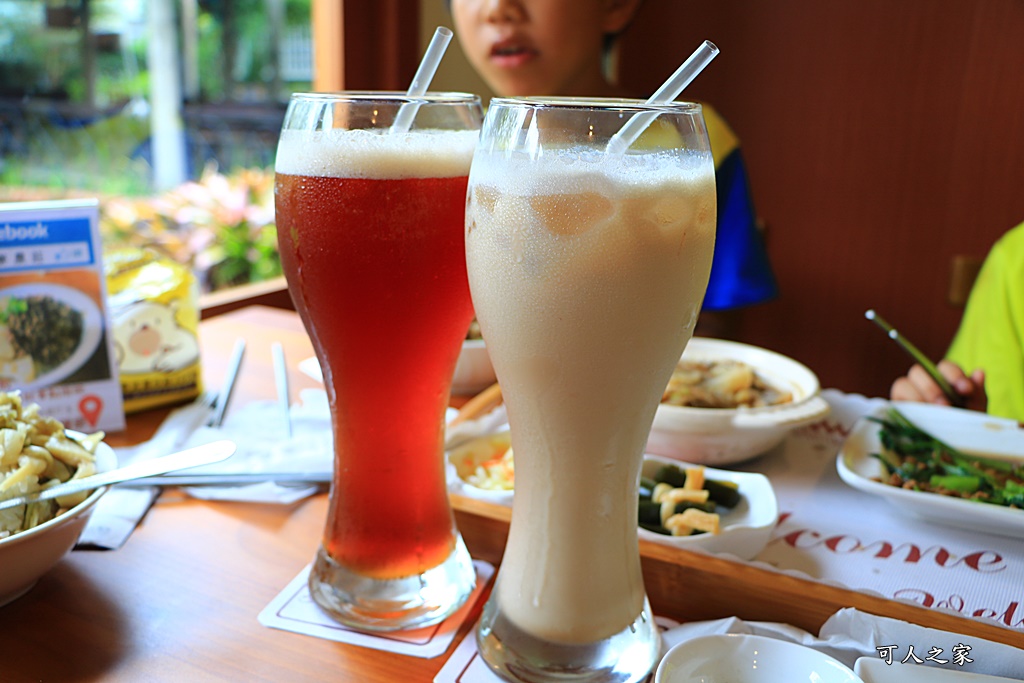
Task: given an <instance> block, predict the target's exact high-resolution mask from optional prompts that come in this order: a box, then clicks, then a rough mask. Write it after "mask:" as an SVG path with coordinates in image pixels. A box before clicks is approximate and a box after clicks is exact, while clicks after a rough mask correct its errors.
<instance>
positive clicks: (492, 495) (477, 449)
mask: <svg viewBox="0 0 1024 683" xmlns="http://www.w3.org/2000/svg"><path fill="white" fill-rule="evenodd" d="M511 447H512V436H511V434H510V433H509V431H508V429H507V428H506V429H502V430H500V431H498V432H495V433H494V434H487V435H485V436H480V437H477V438H475V439H472V440H470V441H467V442H466V443H464V444H462V445H461V446H456V447H455V448H453V449H452V450H451V451H449V452H448V468H449V476H448V489H449V490H450V491H452V492H454V493H458V494H461V495H464V496H469V497H470V498H477V499H480V500H486V501H488V502H491V503H498V504H499V505H512V499H513V496H514V492H513V490H511V489H507V490H506V489H486V488H482V487H480V486H476V485H474V484H471V483H470V482H469V477H470V475H472V474H473V473H474V472H475V471H476V468H477V466H478V465H480V464H481V463H483V462H486V461H487V460H490V459H491V458H493V457H494V456H495V455H497V454H498V453H505V452H506V451H508V449H509V448H511Z"/></svg>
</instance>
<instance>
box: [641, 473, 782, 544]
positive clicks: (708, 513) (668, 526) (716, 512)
mask: <svg viewBox="0 0 1024 683" xmlns="http://www.w3.org/2000/svg"><path fill="white" fill-rule="evenodd" d="M640 474H641V480H640V506H639V510H638V518H639V522H640V531H639V533H640V538H641V539H642V540H645V541H651V542H654V543H659V544H661V545H667V546H671V547H675V548H684V549H687V550H695V549H700V550H703V551H706V552H709V553H724V554H728V555H733V556H735V557H738V558H740V559H742V560H752V559H754V557H756V556H757V554H758V553H760V552H761V551H762V550H764V548H765V546H766V545H768V541H769V540H771V535H772V530H773V529H774V528H775V524H776V522H778V519H779V503H778V499H777V498H776V496H775V490H774V489H773V488H772V485H771V482H770V481H769V480H768V477H766V476H764V475H763V474H758V473H756V472H734V471H732V470H718V469H713V468H711V467H705V466H704V465H693V464H689V463H684V462H680V461H678V460H674V459H672V458H663V457H659V456H656V455H645V456H644V463H643V468H642V469H641V471H640ZM694 480H699V481H696V482H695V481H694ZM676 489H683V490H681V491H679V490H676ZM675 494H681V495H678V496H677V495H675Z"/></svg>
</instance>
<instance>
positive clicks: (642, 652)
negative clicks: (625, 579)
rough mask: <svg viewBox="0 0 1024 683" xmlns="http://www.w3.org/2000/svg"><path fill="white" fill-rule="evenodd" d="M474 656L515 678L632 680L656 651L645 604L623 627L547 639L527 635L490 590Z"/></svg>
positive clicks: (640, 677)
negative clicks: (572, 638)
mask: <svg viewBox="0 0 1024 683" xmlns="http://www.w3.org/2000/svg"><path fill="white" fill-rule="evenodd" d="M476 640H477V648H478V649H479V651H480V656H481V657H483V659H484V661H485V662H486V663H487V665H488V666H489V667H490V668H491V670H492V671H494V673H496V674H497V675H498V676H500V677H501V678H502V679H504V680H506V681H514V682H516V683H556V682H559V683H562V682H565V683H567V682H569V681H572V682H573V683H633V682H634V681H645V680H646V679H647V676H648V675H649V674H650V673H651V671H653V670H654V667H655V666H656V665H657V663H658V658H659V656H660V655H661V633H660V631H659V630H658V627H657V625H656V624H655V623H654V617H653V615H652V614H651V606H650V605H649V604H648V602H647V599H646V598H645V599H644V607H643V610H642V611H641V612H640V614H638V615H637V616H636V618H635V619H634V620H633V623H631V624H630V625H629V626H628V627H626V628H625V629H623V630H622V631H620V632H618V633H616V634H614V635H612V636H610V637H608V638H605V639H604V640H600V641H597V642H595V643H584V644H565V643H553V642H550V641H546V640H542V639H540V638H537V637H536V636H533V635H531V634H529V633H527V632H525V631H523V630H522V629H520V628H519V627H517V626H516V625H515V624H513V623H512V621H511V620H509V619H508V617H506V616H505V615H503V614H502V613H501V608H500V607H499V605H498V600H497V596H496V595H495V594H494V593H492V594H491V598H490V600H488V601H487V605H486V606H485V607H484V613H483V616H482V617H481V619H480V626H479V628H478V629H477V632H476Z"/></svg>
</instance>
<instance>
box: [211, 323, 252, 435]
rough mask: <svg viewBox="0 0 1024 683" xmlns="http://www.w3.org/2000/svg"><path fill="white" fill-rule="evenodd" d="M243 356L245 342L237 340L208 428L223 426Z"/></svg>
mask: <svg viewBox="0 0 1024 683" xmlns="http://www.w3.org/2000/svg"><path fill="white" fill-rule="evenodd" d="M244 356H245V340H244V339H238V340H237V341H236V342H235V348H234V349H233V350H232V352H231V360H230V362H229V363H228V374H227V376H226V377H225V379H224V388H223V389H221V392H220V395H219V396H218V397H217V405H216V407H215V409H214V412H213V417H211V418H210V422H209V423H208V424H209V426H210V427H220V426H221V425H222V424H224V414H225V413H226V412H227V409H228V403H229V402H230V401H231V393H232V392H233V391H234V390H235V382H236V381H237V380H238V368H239V367H241V365H242V358H243V357H244Z"/></svg>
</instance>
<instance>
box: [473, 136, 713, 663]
mask: <svg viewBox="0 0 1024 683" xmlns="http://www.w3.org/2000/svg"><path fill="white" fill-rule="evenodd" d="M490 158H495V159H496V160H500V163H501V166H500V170H499V168H498V166H495V167H493V168H492V167H491V164H490V163H489V159H490ZM466 222H467V236H466V255H467V262H468V266H469V278H470V287H471V290H472V293H473V302H474V307H475V310H476V314H477V317H478V318H479V320H480V325H481V329H482V331H483V334H484V338H485V339H486V341H487V346H488V349H489V352H490V355H491V358H492V360H493V363H494V366H495V371H496V372H497V375H498V378H499V381H500V382H501V386H502V393H503V395H504V397H505V403H506V405H507V408H508V414H509V422H510V425H511V428H512V444H513V448H514V449H515V454H516V455H515V457H516V494H515V503H514V505H513V511H512V515H513V521H512V525H511V530H510V535H509V539H508V544H507V546H506V549H505V555H504V559H503V561H502V567H501V573H500V578H499V581H498V585H497V588H496V590H497V599H498V603H499V605H500V609H501V611H502V613H503V615H504V616H505V617H507V618H508V619H509V620H510V621H511V622H513V624H514V625H515V627H517V628H518V629H520V630H521V631H524V632H526V633H528V634H531V635H533V636H536V637H538V638H541V639H544V640H547V641H551V642H557V643H566V644H584V643H592V642H595V641H598V640H601V639H603V638H607V637H609V636H611V635H613V634H616V633H618V632H621V631H623V630H624V629H626V628H628V627H629V626H630V625H631V624H632V623H633V621H634V620H635V619H637V617H638V616H639V615H640V613H641V610H642V608H643V606H644V599H645V598H644V595H645V593H644V586H643V579H642V576H641V573H640V561H639V553H638V552H637V551H636V548H637V523H636V481H637V478H638V476H639V468H640V465H641V461H642V455H643V449H644V445H645V444H646V441H647V435H648V432H649V430H650V426H651V422H652V420H653V417H654V412H655V409H656V408H657V405H658V401H659V399H660V397H661V395H662V391H663V390H664V388H665V386H666V383H667V382H668V378H669V377H670V375H671V373H672V369H673V367H674V366H675V364H676V362H677V361H678V359H679V356H680V355H681V353H682V351H683V348H684V346H685V344H686V342H687V341H688V340H689V338H690V336H691V334H692V333H693V326H694V324H695V322H696V319H697V314H698V312H699V310H700V305H701V301H702V299H703V296H704V290H705V287H706V284H707V279H708V273H709V271H710V268H711V257H712V251H713V248H714V238H715V181H714V174H713V170H712V168H711V164H710V163H709V161H708V157H707V155H700V154H695V155H693V156H692V159H691V158H690V157H688V156H687V154H686V153H685V152H672V153H665V154H664V155H647V156H642V157H628V158H625V159H624V158H622V157H619V158H614V159H609V158H608V157H603V156H602V155H601V152H600V151H593V150H581V151H580V152H579V154H576V153H575V152H572V153H559V154H557V155H551V156H550V158H539V159H538V158H534V159H532V160H530V161H528V162H527V161H526V160H523V164H522V167H521V168H517V166H516V161H515V159H514V158H511V159H510V158H509V157H508V156H506V155H505V153H504V152H503V151H497V152H495V151H481V150H480V149H478V150H477V153H476V159H475V161H474V165H473V170H472V173H471V176H470V199H469V205H468V208H467V216H466ZM567 483H570V484H571V485H566V484H567ZM601 492H604V493H601ZM624 587H625V589H624Z"/></svg>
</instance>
